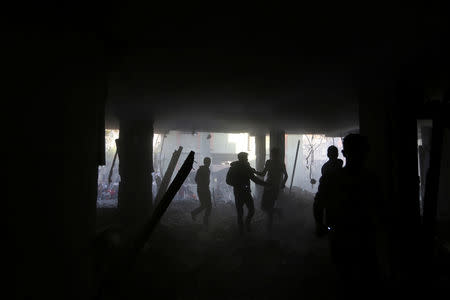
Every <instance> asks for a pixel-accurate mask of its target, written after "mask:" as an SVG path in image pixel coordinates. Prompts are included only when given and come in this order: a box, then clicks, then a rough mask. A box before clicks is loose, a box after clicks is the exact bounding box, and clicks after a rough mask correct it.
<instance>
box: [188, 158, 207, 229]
mask: <svg viewBox="0 0 450 300" xmlns="http://www.w3.org/2000/svg"><path fill="white" fill-rule="evenodd" d="M210 165H211V158H209V157H205V158H204V159H203V166H200V167H199V168H198V170H197V173H196V175H195V183H197V195H198V199H199V200H200V206H199V207H198V208H196V209H195V210H193V211H192V212H191V216H192V219H193V220H194V221H195V218H196V216H197V215H198V214H199V213H200V212H201V211H203V210H205V214H204V215H203V224H204V225H205V226H208V224H209V216H210V214H211V207H212V206H211V192H210V190H209V176H210V171H209V166H210Z"/></svg>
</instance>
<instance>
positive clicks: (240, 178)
mask: <svg viewBox="0 0 450 300" xmlns="http://www.w3.org/2000/svg"><path fill="white" fill-rule="evenodd" d="M253 172H254V169H252V167H251V166H250V164H249V162H248V154H247V153H245V152H241V153H239V154H238V161H235V162H232V163H231V164H230V169H229V170H228V173H227V178H226V182H227V184H229V185H231V186H233V191H234V201H235V205H236V210H237V218H238V226H239V233H240V234H242V233H243V232H244V222H243V215H244V204H245V205H246V206H247V209H248V212H247V218H246V219H245V225H246V228H247V231H250V223H251V220H252V217H253V215H254V214H255V205H254V203H253V197H252V194H251V190H250V180H252V181H253V182H255V183H256V184H260V185H263V186H270V184H268V183H266V182H264V181H263V180H261V179H259V178H257V177H256V176H255V174H253Z"/></svg>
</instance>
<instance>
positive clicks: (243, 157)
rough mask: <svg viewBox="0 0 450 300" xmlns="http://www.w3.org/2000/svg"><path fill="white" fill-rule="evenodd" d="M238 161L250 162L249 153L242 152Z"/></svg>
mask: <svg viewBox="0 0 450 300" xmlns="http://www.w3.org/2000/svg"><path fill="white" fill-rule="evenodd" d="M238 160H239V161H240V162H248V153H247V152H240V153H239V154H238Z"/></svg>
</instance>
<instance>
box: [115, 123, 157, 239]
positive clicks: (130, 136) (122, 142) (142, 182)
mask: <svg viewBox="0 0 450 300" xmlns="http://www.w3.org/2000/svg"><path fill="white" fill-rule="evenodd" d="M117 150H118V155H119V160H120V164H119V174H120V183H119V199H118V208H119V214H120V220H121V225H122V226H123V229H124V232H126V233H129V234H131V235H133V234H134V233H135V232H136V230H137V229H138V228H139V227H140V226H142V225H143V223H144V222H145V221H146V220H147V219H148V218H149V217H150V213H151V211H152V171H153V160H152V156H153V123H152V122H151V121H136V120H122V121H121V123H120V133H119V139H118V140H117Z"/></svg>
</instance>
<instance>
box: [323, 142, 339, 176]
mask: <svg viewBox="0 0 450 300" xmlns="http://www.w3.org/2000/svg"><path fill="white" fill-rule="evenodd" d="M338 155H339V152H338V148H336V146H330V147H328V149H327V156H328V158H329V160H328V161H327V162H326V163H324V165H323V166H322V169H321V171H322V176H323V175H324V174H328V173H330V172H334V171H336V170H339V169H341V168H342V165H343V164H344V162H343V161H342V159H339V158H338Z"/></svg>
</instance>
